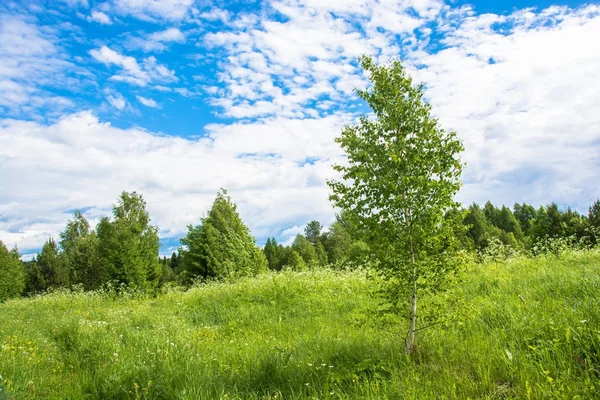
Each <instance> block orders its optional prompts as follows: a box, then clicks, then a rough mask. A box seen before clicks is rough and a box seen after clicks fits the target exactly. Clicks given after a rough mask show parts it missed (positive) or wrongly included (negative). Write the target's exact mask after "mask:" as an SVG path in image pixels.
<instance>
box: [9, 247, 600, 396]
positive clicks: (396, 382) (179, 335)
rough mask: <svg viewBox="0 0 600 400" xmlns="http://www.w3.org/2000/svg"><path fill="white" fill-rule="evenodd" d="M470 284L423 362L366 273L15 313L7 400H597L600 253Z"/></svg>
mask: <svg viewBox="0 0 600 400" xmlns="http://www.w3.org/2000/svg"><path fill="white" fill-rule="evenodd" d="M466 276H467V278H466V281H465V282H464V283H462V284H460V286H459V287H457V288H456V290H455V291H454V294H453V295H452V296H455V297H456V298H460V299H462V300H463V301H464V305H463V306H461V309H460V311H461V312H460V314H461V315H462V318H461V319H460V320H459V321H457V322H455V323H453V324H452V325H451V326H450V327H449V328H444V329H442V328H439V327H432V328H429V329H426V330H423V331H421V332H419V334H418V337H417V340H418V350H417V353H416V355H415V356H414V357H413V358H408V357H406V356H405V355H404V354H403V343H402V336H403V335H404V333H405V332H404V331H405V329H406V326H405V324H403V323H398V325H394V323H389V322H388V323H385V324H384V323H382V322H380V321H378V320H377V318H373V317H372V315H373V314H374V312H373V310H374V309H375V306H376V304H375V302H374V300H373V299H372V298H371V297H370V296H369V294H368V292H369V290H370V285H371V284H372V283H371V282H370V281H369V280H367V279H366V278H365V276H364V274H363V273H361V272H339V273H336V272H332V271H314V272H306V273H281V274H268V275H265V276H261V277H258V278H253V279H245V280H242V281H239V282H237V283H234V284H210V285H206V286H203V287H197V288H194V289H191V290H189V291H187V292H170V293H167V294H164V295H161V296H159V297H158V298H146V299H143V298H139V299H136V298H114V297H110V296H107V295H103V294H99V293H95V294H94V293H92V294H89V293H88V294H81V293H78V294H77V293H75V294H73V293H55V294H50V295H45V296H40V297H36V298H33V299H22V300H14V301H9V302H7V303H5V304H2V305H0V374H1V375H2V378H1V379H0V382H1V383H0V387H1V388H2V391H1V392H0V399H3V398H9V399H12V398H15V399H82V398H87V399H142V398H153V399H202V398H206V399H212V398H221V399H235V398H239V399H275V398H276V399H295V398H317V399H364V398H372V399H386V398H389V399H398V398H406V399H429V398H431V399H433V398H436V399H443V398H448V399H455V398H456V399H467V398H471V399H475V398H483V399H504V398H519V399H523V398H530V399H543V398H561V399H562V398H580V399H590V398H600V383H598V382H600V253H598V252H595V251H590V252H572V253H567V254H565V255H563V256H561V257H560V258H555V257H539V258H535V259H525V258H523V259H510V260H508V261H506V262H504V263H488V264H483V265H474V266H470V267H469V270H468V271H467V274H466ZM450 300H451V299H449V301H448V304H451V303H452V302H451V301H450ZM448 307H449V306H448ZM450 311H452V312H455V310H450V309H449V312H450ZM394 332H396V333H399V335H396V334H394Z"/></svg>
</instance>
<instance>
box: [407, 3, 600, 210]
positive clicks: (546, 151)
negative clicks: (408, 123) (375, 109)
mask: <svg viewBox="0 0 600 400" xmlns="http://www.w3.org/2000/svg"><path fill="white" fill-rule="evenodd" d="M522 15H523V13H521V12H516V13H515V14H512V15H509V16H507V17H502V18H500V17H498V16H491V15H483V16H471V17H468V18H465V19H464V20H462V21H461V22H460V23H459V24H458V25H457V26H455V27H454V28H452V29H451V30H450V31H449V32H448V35H447V36H446V38H445V41H446V42H447V43H448V47H447V48H446V49H444V50H441V51H439V52H437V53H434V54H428V53H422V52H420V51H416V52H415V53H414V54H411V56H410V61H409V62H407V65H408V66H409V68H410V70H411V73H412V74H413V76H414V77H415V78H416V79H417V81H424V82H426V83H427V96H428V97H429V98H430V99H431V103H432V105H433V111H434V113H435V114H436V115H437V116H438V117H439V118H440V121H441V123H442V124H443V125H444V126H445V127H447V128H450V129H455V130H456V131H457V132H458V133H459V135H460V136H461V137H462V138H463V139H464V142H465V146H466V148H467V151H466V152H465V160H466V162H467V169H466V174H465V176H464V180H465V187H464V189H463V192H462V193H461V198H462V199H463V200H465V201H478V202H483V201H485V200H487V199H488V198H492V199H493V200H495V201H497V202H506V203H509V204H512V202H514V201H528V202H531V203H534V204H539V203H543V202H550V201H557V202H560V203H562V204H569V205H572V206H575V207H578V208H580V209H585V207H586V206H587V204H589V203H591V202H592V201H593V200H594V199H595V198H596V197H598V196H600V192H599V191H598V190H597V189H594V188H592V185H593V184H592V182H593V180H594V179H595V178H594V176H595V175H596V174H597V172H599V171H598V166H597V164H596V163H595V162H594V161H593V160H594V159H595V158H596V156H595V154H597V152H598V150H599V148H598V146H599V145H600V141H599V140H600V118H599V117H598V115H597V113H595V112H592V111H591V110H596V109H600V94H599V93H600V82H598V80H597V79H596V74H597V71H600V49H598V47H597V46H593V45H591V44H590V45H585V43H589V41H590V38H592V37H597V36H598V35H600V9H599V8H598V7H596V6H589V7H585V8H581V9H578V10H567V9H564V8H560V9H547V10H542V11H541V12H539V13H537V14H535V13H532V12H529V13H528V16H527V18H523V16H522ZM498 20H501V21H503V22H504V23H506V24H507V26H508V32H507V31H506V30H505V31H504V33H502V34H501V33H498V32H496V31H495V30H494V29H493V28H492V25H493V24H494V23H495V22H496V21H498ZM416 65H419V68H417V67H416ZM584 166H585V167H584Z"/></svg>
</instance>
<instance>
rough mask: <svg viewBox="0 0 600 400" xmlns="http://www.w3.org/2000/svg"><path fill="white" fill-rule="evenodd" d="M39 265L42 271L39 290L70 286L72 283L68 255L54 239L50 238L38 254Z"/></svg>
mask: <svg viewBox="0 0 600 400" xmlns="http://www.w3.org/2000/svg"><path fill="white" fill-rule="evenodd" d="M37 266H38V267H39V271H40V272H41V280H40V282H39V283H38V285H37V289H38V290H46V289H49V288H54V289H57V288H61V287H68V286H69V285H70V282H71V281H70V273H69V265H68V261H67V259H66V257H65V256H64V254H62V253H61V252H60V250H59V248H58V244H57V243H56V242H55V241H54V239H52V238H49V239H48V240H47V241H46V243H45V244H44V246H43V247H42V251H41V252H40V253H39V254H38V256H37Z"/></svg>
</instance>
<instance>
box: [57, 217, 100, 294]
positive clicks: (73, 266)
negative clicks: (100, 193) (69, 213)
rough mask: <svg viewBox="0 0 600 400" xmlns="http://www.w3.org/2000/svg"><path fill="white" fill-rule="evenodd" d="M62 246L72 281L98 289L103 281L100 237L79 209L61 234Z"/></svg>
mask: <svg viewBox="0 0 600 400" xmlns="http://www.w3.org/2000/svg"><path fill="white" fill-rule="evenodd" d="M60 247H61V248H62V250H63V253H64V255H65V257H66V259H67V263H68V267H69V273H70V279H71V282H72V283H75V284H77V283H80V284H82V285H83V287H84V288H85V289H86V290H90V289H96V288H98V287H100V285H101V284H102V283H103V281H102V275H101V271H100V265H101V264H100V259H99V255H98V238H97V236H96V232H94V231H92V230H90V224H89V222H88V221H87V219H85V217H84V216H83V215H82V214H81V212H79V211H75V213H74V215H73V219H71V220H69V221H68V222H67V226H66V227H65V230H64V231H63V232H61V234H60Z"/></svg>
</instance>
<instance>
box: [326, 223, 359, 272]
mask: <svg viewBox="0 0 600 400" xmlns="http://www.w3.org/2000/svg"><path fill="white" fill-rule="evenodd" d="M324 243H325V244H324V246H325V250H326V252H327V259H328V261H329V263H331V264H333V265H339V264H340V263H342V261H343V260H344V258H345V257H346V254H347V253H348V249H349V248H350V246H351V245H352V236H351V235H350V232H348V230H347V229H346V228H345V227H344V225H343V224H342V223H341V222H339V221H335V222H334V223H333V224H331V228H330V229H329V232H328V234H327V236H326V238H325V241H324Z"/></svg>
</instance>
